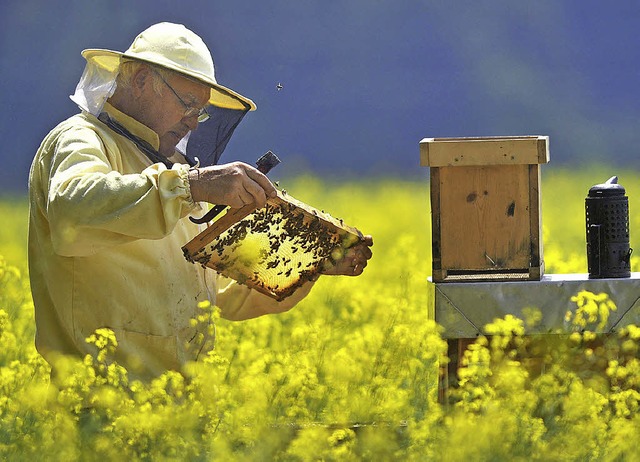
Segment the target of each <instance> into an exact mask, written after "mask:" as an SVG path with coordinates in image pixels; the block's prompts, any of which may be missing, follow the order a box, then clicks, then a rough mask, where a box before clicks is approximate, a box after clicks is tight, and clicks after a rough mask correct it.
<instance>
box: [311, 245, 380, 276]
mask: <svg viewBox="0 0 640 462" xmlns="http://www.w3.org/2000/svg"><path fill="white" fill-rule="evenodd" d="M372 245H373V237H371V236H365V237H364V239H363V240H362V241H360V242H358V243H357V244H355V245H354V246H353V247H349V248H348V249H347V250H346V251H344V254H343V255H338V258H335V259H334V262H333V263H331V264H329V265H327V267H325V269H323V270H322V271H321V273H322V274H327V275H332V276H359V275H361V274H362V272H363V271H364V268H365V267H366V266H367V262H368V261H369V259H370V258H371V256H372V255H373V253H372V252H371V246H372Z"/></svg>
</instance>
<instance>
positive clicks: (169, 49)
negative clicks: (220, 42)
mask: <svg viewBox="0 0 640 462" xmlns="http://www.w3.org/2000/svg"><path fill="white" fill-rule="evenodd" d="M82 56H83V57H84V58H85V59H86V60H87V62H88V63H93V64H95V65H97V66H99V67H101V68H103V69H105V70H107V71H109V72H116V70H117V69H118V67H119V66H120V63H121V61H122V59H123V58H129V59H135V60H139V61H145V62H148V63H151V64H156V65H158V66H162V67H164V68H166V69H170V70H172V71H175V72H178V73H180V74H183V75H185V76H188V77H191V78H194V79H196V80H198V81H200V82H202V83H204V84H206V85H208V86H210V87H211V95H210V97H209V104H212V105H214V106H218V107H222V108H226V109H238V110H245V111H246V110H254V109H256V105H255V104H254V102H253V101H251V100H250V99H249V98H246V97H245V96H242V95H240V94H239V93H236V92H235V91H233V90H231V89H229V88H227V87H224V86H222V85H220V84H219V83H218V82H217V81H216V76H215V69H214V66H213V58H212V57H211V52H210V51H209V48H207V45H205V43H204V42H203V41H202V39H201V38H200V37H199V36H198V35H196V34H195V33H193V32H192V31H190V30H189V29H187V28H186V27H185V26H183V25H182V24H172V23H168V22H162V23H159V24H154V25H153V26H151V27H149V28H148V29H146V30H144V31H142V32H141V33H140V34H139V35H138V36H137V37H136V38H135V40H134V41H133V43H132V44H131V46H130V47H129V49H127V51H125V52H124V53H121V52H119V51H112V50H102V49H87V50H84V51H83V52H82Z"/></svg>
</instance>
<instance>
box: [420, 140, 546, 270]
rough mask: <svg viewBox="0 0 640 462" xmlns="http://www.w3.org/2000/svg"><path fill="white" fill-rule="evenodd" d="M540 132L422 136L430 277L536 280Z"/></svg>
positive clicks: (541, 157) (539, 256)
mask: <svg viewBox="0 0 640 462" xmlns="http://www.w3.org/2000/svg"><path fill="white" fill-rule="evenodd" d="M548 161H549V138H548V137H546V136H509V137H481V138H425V139H423V140H422V141H420V163H421V165H423V166H428V167H430V187H431V221H432V258H433V273H432V278H433V280H434V282H446V281H478V280H484V281H487V280H488V281H501V280H539V279H540V277H541V276H542V275H543V273H544V260H543V258H542V229H541V228H542V227H541V214H540V164H543V163H546V162H548Z"/></svg>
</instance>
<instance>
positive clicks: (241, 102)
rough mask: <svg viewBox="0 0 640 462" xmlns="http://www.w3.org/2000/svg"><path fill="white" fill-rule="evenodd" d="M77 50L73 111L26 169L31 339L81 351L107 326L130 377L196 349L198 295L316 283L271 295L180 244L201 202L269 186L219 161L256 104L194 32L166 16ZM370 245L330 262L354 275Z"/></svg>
mask: <svg viewBox="0 0 640 462" xmlns="http://www.w3.org/2000/svg"><path fill="white" fill-rule="evenodd" d="M82 55H83V57H84V58H85V59H86V61H87V63H86V67H85V70H84V72H83V75H82V77H81V79H80V82H79V83H78V86H77V88H76V91H75V94H74V95H72V96H71V99H72V100H73V101H75V102H76V103H77V104H78V106H79V107H80V109H81V113H79V114H77V115H75V116H72V117H70V118H69V119H67V120H65V121H63V122H61V123H60V124H59V125H58V126H56V127H55V128H54V129H53V130H52V131H51V132H50V133H49V134H48V135H47V136H46V137H45V139H44V141H43V142H42V144H41V146H40V148H39V149H38V151H37V153H36V156H35V158H34V161H33V164H32V166H31V171H30V175H29V198H30V217H29V273H30V278H31V289H32V294H33V301H34V304H35V318H36V347H37V349H38V351H39V352H40V353H41V354H42V355H43V356H44V358H45V359H47V360H48V361H49V362H50V363H55V358H56V356H57V355H59V354H64V355H79V356H84V355H85V354H87V353H92V352H93V350H92V347H91V346H90V345H88V344H87V343H86V340H85V339H86V338H87V337H88V336H89V335H91V334H92V333H93V332H94V331H95V330H96V329H97V328H102V327H107V328H109V329H111V330H113V331H114V332H115V334H116V338H117V340H118V348H117V352H116V360H117V361H118V362H119V363H120V364H122V365H124V366H126V367H127V369H128V370H129V372H130V373H131V374H132V375H134V376H136V377H141V378H150V377H153V376H156V375H158V374H161V373H162V372H164V371H166V370H178V371H179V370H181V367H182V366H183V365H184V364H185V363H186V362H187V361H191V360H197V359H198V358H197V352H198V351H199V348H196V347H194V345H193V342H194V339H196V338H199V337H200V338H201V336H198V335H197V334H198V332H197V329H198V328H197V326H196V327H194V326H193V325H192V324H191V322H190V320H191V319H192V318H194V317H196V315H197V310H198V308H197V305H198V303H199V302H201V301H205V300H209V301H210V302H211V303H212V304H215V305H217V306H219V307H220V309H221V311H222V315H223V316H224V317H225V318H227V319H230V320H243V319H249V318H253V317H257V316H261V315H264V314H270V313H280V312H284V311H287V310H289V309H291V308H292V307H293V306H294V305H295V304H296V303H298V302H299V301H300V300H301V299H302V298H303V297H305V296H306V295H307V294H308V292H309V290H310V289H311V287H312V285H313V282H308V283H306V284H304V285H303V286H302V287H301V288H300V289H299V290H298V291H297V292H296V293H295V294H294V295H292V296H291V297H289V298H287V299H285V300H284V301H282V302H276V301H274V300H273V299H271V298H269V297H267V296H264V295H262V294H260V293H258V292H255V291H252V290H250V289H248V288H247V287H245V286H242V285H239V284H236V283H234V282H232V281H229V280H226V279H224V278H222V277H220V276H218V275H217V274H216V273H215V272H213V271H212V270H209V269H204V268H202V267H201V266H199V265H195V264H192V263H189V262H187V261H186V259H185V258H184V256H183V254H182V250H181V247H182V246H183V245H184V244H185V243H187V242H188V241H190V240H191V239H192V238H193V237H194V236H195V235H196V234H198V233H199V232H200V231H201V229H199V226H198V225H196V224H194V223H192V222H190V220H189V219H188V217H189V216H190V215H198V214H201V213H204V211H205V209H204V208H203V207H202V206H201V205H200V204H199V203H200V202H208V203H212V204H224V205H228V206H230V207H234V208H237V207H242V206H246V205H248V204H252V205H254V206H255V207H256V208H260V207H263V206H264V205H265V203H266V201H267V198H269V197H271V196H273V195H275V194H276V191H275V188H274V186H273V185H272V183H271V182H270V181H269V179H268V178H267V177H266V176H264V175H263V174H262V173H260V172H259V171H258V170H257V169H256V168H253V167H251V166H250V165H247V164H244V163H240V162H233V163H229V164H223V165H215V162H216V161H217V159H218V158H219V156H220V153H221V151H222V150H223V149H224V146H225V145H226V142H227V141H228V139H229V137H230V136H231V133H232V132H233V129H234V128H235V126H236V125H237V124H238V122H239V120H241V118H242V116H243V115H244V114H245V113H246V112H247V111H250V110H254V109H255V104H254V103H253V101H251V100H250V99H248V98H245V97H244V96H242V95H240V94H238V93H236V92H234V91H233V90H230V89H228V88H226V87H224V86H222V85H220V84H218V83H217V81H216V77H215V72H214V65H213V59H212V57H211V54H210V52H209V50H208V48H207V46H206V45H205V44H204V42H203V41H202V39H201V38H200V37H198V36H197V35H196V34H194V33H193V32H192V31H190V30H188V29H187V28H185V27H184V26H182V25H178V24H170V23H160V24H156V25H153V26H151V27H149V28H148V29H146V30H145V31H143V32H142V33H140V34H139V35H138V36H137V37H136V38H135V40H134V41H133V43H132V44H131V46H130V47H129V49H128V50H127V51H125V52H124V53H120V52H115V51H109V50H100V49H90V50H84V51H83V52H82ZM207 119H209V120H207ZM199 124H201V125H200V127H201V128H202V130H201V131H202V133H204V134H206V133H209V134H212V135H207V136H208V137H207V136H205V137H204V138H203V139H204V140H205V141H206V143H200V144H204V145H206V146H207V149H206V150H202V152H201V154H202V157H203V158H206V160H207V162H206V163H204V164H203V163H199V161H201V160H202V159H201V158H198V159H196V158H195V156H194V157H193V158H192V157H189V155H188V152H189V150H188V149H181V146H182V147H184V146H185V145H188V143H189V136H190V135H193V134H195V133H198V132H200V131H198V132H196V128H198V126H199ZM207 124H211V127H213V128H212V129H211V130H205V129H204V127H206V126H207ZM208 164H213V165H208ZM370 245H371V242H370V240H369V241H368V242H367V243H366V244H362V245H359V246H358V247H356V248H354V249H351V250H350V251H349V252H348V253H347V256H346V258H344V259H343V260H342V261H341V262H340V263H339V264H338V265H337V266H335V267H334V268H332V269H331V270H329V271H327V273H328V274H334V275H339V274H343V275H358V274H361V273H362V270H363V269H364V267H365V266H366V264H367V260H368V259H369V258H370V257H371V251H370V249H369V246H370ZM202 334H205V335H206V332H202Z"/></svg>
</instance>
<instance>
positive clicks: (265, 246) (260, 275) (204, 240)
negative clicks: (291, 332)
mask: <svg viewBox="0 0 640 462" xmlns="http://www.w3.org/2000/svg"><path fill="white" fill-rule="evenodd" d="M362 239H363V235H362V233H361V232H360V231H358V230H357V229H356V228H353V227H351V226H347V225H345V224H344V223H343V222H342V220H340V219H336V218H334V217H332V216H331V215H329V214H328V213H325V212H323V211H320V210H317V209H315V208H313V207H311V206H309V205H307V204H305V203H303V202H300V201H298V200H296V199H294V198H292V197H291V196H289V195H288V194H286V193H283V192H280V191H279V192H278V196H277V197H275V198H272V199H269V200H268V201H267V205H266V206H265V207H264V208H262V209H259V210H255V211H252V210H251V207H245V208H241V209H231V210H229V211H228V212H227V213H226V214H225V215H224V216H222V217H220V218H219V219H218V220H217V221H216V222H214V223H213V224H212V225H211V226H210V227H209V228H207V229H206V230H205V231H203V232H202V233H200V234H199V235H198V236H196V237H195V238H194V239H193V240H192V241H190V242H189V243H188V244H186V245H185V246H184V247H183V251H184V255H185V257H186V259H187V260H189V261H190V262H192V263H199V264H201V265H203V266H207V267H209V268H212V269H214V270H215V271H217V272H218V273H220V274H222V275H224V276H227V277H230V278H232V279H235V280H236V281H238V282H240V283H242V284H245V285H247V286H248V287H250V288H252V289H255V290H257V291H259V292H262V293H263V294H266V295H268V296H270V297H272V298H274V299H276V300H283V299H285V298H286V297H288V296H290V295H291V294H293V293H294V292H295V291H296V289H297V288H298V287H300V286H301V285H302V284H303V283H304V282H305V281H307V280H309V279H310V278H312V277H313V276H314V275H316V274H318V272H319V271H321V270H322V269H323V267H324V265H326V264H329V263H331V262H332V261H337V260H339V259H340V258H341V257H342V254H343V252H344V251H345V250H346V249H348V248H349V247H351V246H353V245H354V244H355V243H357V242H358V241H360V240H362Z"/></svg>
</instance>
